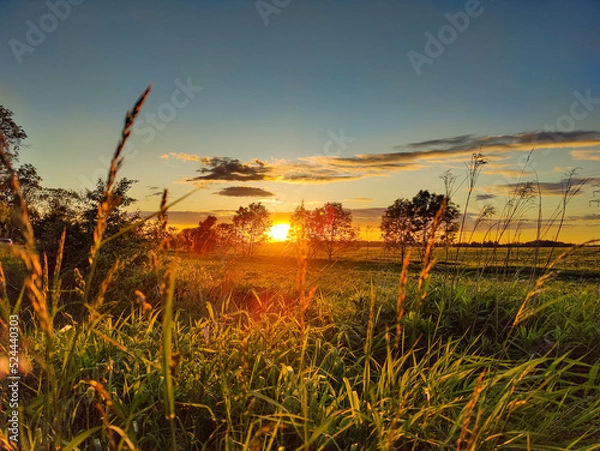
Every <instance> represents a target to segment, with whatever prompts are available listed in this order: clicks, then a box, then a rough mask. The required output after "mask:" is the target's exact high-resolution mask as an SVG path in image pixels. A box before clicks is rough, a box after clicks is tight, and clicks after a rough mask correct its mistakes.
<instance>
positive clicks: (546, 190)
mask: <svg viewBox="0 0 600 451" xmlns="http://www.w3.org/2000/svg"><path fill="white" fill-rule="evenodd" d="M527 183H528V182H523V183H507V184H504V185H496V186H494V187H493V188H495V189H497V190H499V191H501V192H503V193H505V194H514V193H515V191H517V190H520V189H522V188H523V187H525V185H526V184H527ZM530 183H531V187H532V190H533V191H532V192H534V193H537V189H538V186H539V189H540V191H541V194H542V195H543V196H562V195H563V194H564V193H565V190H566V189H567V186H568V185H569V184H570V186H571V187H574V188H575V189H577V188H578V187H579V188H584V187H586V186H589V185H593V184H597V183H600V177H590V178H585V179H584V178H580V177H572V178H571V179H566V178H563V179H562V180H560V181H558V182H539V183H538V182H535V183H533V182H530ZM577 194H579V193H577Z"/></svg>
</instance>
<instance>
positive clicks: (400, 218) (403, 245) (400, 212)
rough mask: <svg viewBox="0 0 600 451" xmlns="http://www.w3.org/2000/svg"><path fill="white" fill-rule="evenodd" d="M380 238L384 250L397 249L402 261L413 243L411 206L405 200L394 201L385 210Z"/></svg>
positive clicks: (413, 228)
mask: <svg viewBox="0 0 600 451" xmlns="http://www.w3.org/2000/svg"><path fill="white" fill-rule="evenodd" d="M381 236H382V238H383V241H384V243H385V246H386V248H390V249H398V250H399V251H400V256H401V258H402V261H404V256H405V254H406V251H407V249H408V248H409V246H411V245H412V244H413V243H414V242H415V226H414V223H413V209H412V204H411V202H410V201H408V200H407V199H396V200H395V201H394V203H393V204H392V205H390V206H389V207H388V208H386V210H385V212H384V213H383V216H382V218H381Z"/></svg>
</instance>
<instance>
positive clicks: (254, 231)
mask: <svg viewBox="0 0 600 451" xmlns="http://www.w3.org/2000/svg"><path fill="white" fill-rule="evenodd" d="M233 226H234V229H235V242H236V244H237V245H239V246H240V248H241V250H242V252H243V253H244V255H246V256H248V257H251V256H253V255H254V253H255V252H256V249H257V248H258V247H259V246H260V244H262V243H263V242H265V241H267V240H268V239H269V237H268V235H267V232H268V230H269V228H270V227H271V220H270V218H269V212H268V211H267V209H266V208H265V206H264V205H262V204H261V203H260V202H259V203H257V204H256V203H251V204H250V205H248V207H240V208H239V209H238V211H237V212H236V213H235V215H234V216H233Z"/></svg>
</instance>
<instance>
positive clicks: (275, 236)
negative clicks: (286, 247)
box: [269, 223, 290, 241]
mask: <svg viewBox="0 0 600 451" xmlns="http://www.w3.org/2000/svg"><path fill="white" fill-rule="evenodd" d="M289 230H290V225H289V224H287V223H283V224H275V225H274V226H272V227H271V229H270V230H269V237H270V238H271V241H286V240H287V237H288V232H289Z"/></svg>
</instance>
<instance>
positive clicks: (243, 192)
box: [214, 186, 275, 197]
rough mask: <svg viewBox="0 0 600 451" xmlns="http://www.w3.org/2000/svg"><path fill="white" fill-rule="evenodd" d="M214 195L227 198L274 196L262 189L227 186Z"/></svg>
mask: <svg viewBox="0 0 600 451" xmlns="http://www.w3.org/2000/svg"><path fill="white" fill-rule="evenodd" d="M214 194H218V195H219V196H229V197H272V196H274V195H275V194H273V193H271V192H269V191H267V190H264V189H262V188H254V187H252V186H229V187H227V188H223V189H222V190H221V191H217V192H216V193H214Z"/></svg>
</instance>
